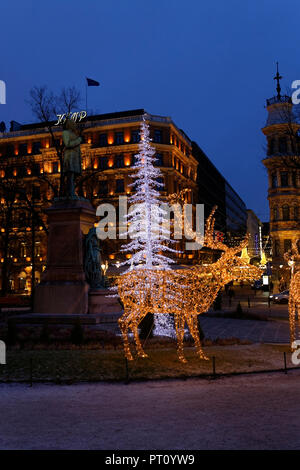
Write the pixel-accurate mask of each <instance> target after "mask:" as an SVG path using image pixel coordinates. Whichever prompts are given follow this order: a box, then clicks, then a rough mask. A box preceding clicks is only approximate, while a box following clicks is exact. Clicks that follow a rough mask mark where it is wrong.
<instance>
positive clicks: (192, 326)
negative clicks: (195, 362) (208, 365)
mask: <svg viewBox="0 0 300 470" xmlns="http://www.w3.org/2000/svg"><path fill="white" fill-rule="evenodd" d="M197 319H198V315H196V314H194V315H191V316H190V317H189V318H188V319H187V324H188V327H189V330H190V333H191V335H192V337H193V340H194V342H195V346H196V350H197V354H198V356H199V357H200V359H204V360H205V361H208V357H206V356H205V354H204V351H203V349H202V346H201V341H200V337H199V331H198V322H197Z"/></svg>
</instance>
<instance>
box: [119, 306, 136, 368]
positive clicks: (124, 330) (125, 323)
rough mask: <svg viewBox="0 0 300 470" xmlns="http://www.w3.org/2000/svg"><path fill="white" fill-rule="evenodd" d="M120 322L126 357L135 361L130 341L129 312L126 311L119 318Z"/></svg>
mask: <svg viewBox="0 0 300 470" xmlns="http://www.w3.org/2000/svg"><path fill="white" fill-rule="evenodd" d="M118 323H119V327H120V330H121V333H122V338H123V346H124V353H125V357H126V358H127V359H128V361H133V356H132V354H131V351H130V346H129V341H128V314H126V313H124V314H123V315H122V316H121V318H119V320H118Z"/></svg>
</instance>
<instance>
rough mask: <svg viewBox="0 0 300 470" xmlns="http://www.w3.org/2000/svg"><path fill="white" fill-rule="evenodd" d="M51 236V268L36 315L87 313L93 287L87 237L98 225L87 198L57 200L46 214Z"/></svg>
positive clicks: (39, 292)
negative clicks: (86, 265)
mask: <svg viewBox="0 0 300 470" xmlns="http://www.w3.org/2000/svg"><path fill="white" fill-rule="evenodd" d="M45 212H46V213H47V215H48V223H49V236H48V252H47V265H46V269H45V271H44V273H43V275H42V278H41V283H40V284H39V285H38V286H37V287H36V291H35V299H34V312H35V313H39V314H40V313H51V314H55V313H58V314H61V313H63V314H87V313H88V304H89V302H88V292H89V285H88V283H87V282H86V280H85V273H84V264H83V263H84V252H83V250H84V248H83V242H84V236H85V235H86V234H87V233H88V231H89V230H90V228H91V227H93V226H94V222H95V210H94V208H93V206H92V205H91V203H90V202H89V201H88V200H87V199H86V200H83V199H65V198H62V199H57V200H55V201H54V203H53V205H52V206H51V207H50V208H48V209H46V211H45Z"/></svg>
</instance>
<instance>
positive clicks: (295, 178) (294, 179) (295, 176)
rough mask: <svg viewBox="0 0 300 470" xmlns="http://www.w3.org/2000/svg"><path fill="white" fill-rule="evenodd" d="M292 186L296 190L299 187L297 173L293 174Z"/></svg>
mask: <svg viewBox="0 0 300 470" xmlns="http://www.w3.org/2000/svg"><path fill="white" fill-rule="evenodd" d="M292 186H293V187H294V188H296V186H297V173H296V172H295V171H293V172H292Z"/></svg>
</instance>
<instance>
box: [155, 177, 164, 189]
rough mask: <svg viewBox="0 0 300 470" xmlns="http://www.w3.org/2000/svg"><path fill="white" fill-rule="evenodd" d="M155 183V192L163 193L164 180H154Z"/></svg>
mask: <svg viewBox="0 0 300 470" xmlns="http://www.w3.org/2000/svg"><path fill="white" fill-rule="evenodd" d="M156 181H157V186H156V189H157V191H164V190H165V182H164V178H156Z"/></svg>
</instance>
